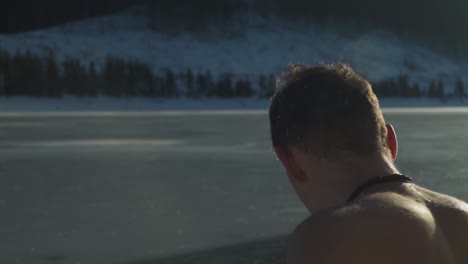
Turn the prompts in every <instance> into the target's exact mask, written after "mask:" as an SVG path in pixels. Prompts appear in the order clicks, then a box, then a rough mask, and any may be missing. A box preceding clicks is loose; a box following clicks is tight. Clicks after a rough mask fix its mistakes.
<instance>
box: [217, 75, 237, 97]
mask: <svg viewBox="0 0 468 264" xmlns="http://www.w3.org/2000/svg"><path fill="white" fill-rule="evenodd" d="M217 86H218V87H217V93H216V96H219V97H223V98H229V97H233V96H234V91H233V89H232V74H230V73H224V74H222V75H221V79H220V80H219V81H218V85H217Z"/></svg>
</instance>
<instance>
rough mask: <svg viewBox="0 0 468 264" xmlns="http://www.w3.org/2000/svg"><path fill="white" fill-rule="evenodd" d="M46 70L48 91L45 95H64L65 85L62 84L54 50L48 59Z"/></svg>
mask: <svg viewBox="0 0 468 264" xmlns="http://www.w3.org/2000/svg"><path fill="white" fill-rule="evenodd" d="M45 71H46V72H45V83H46V93H45V94H44V95H45V96H51V97H61V96H63V86H62V84H61V78H60V73H59V68H58V65H57V60H56V59H55V54H54V53H53V52H50V53H49V56H48V57H47V59H46V69H45Z"/></svg>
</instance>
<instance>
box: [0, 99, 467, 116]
mask: <svg viewBox="0 0 468 264" xmlns="http://www.w3.org/2000/svg"><path fill="white" fill-rule="evenodd" d="M269 102H270V101H269V99H258V98H237V99H211V98H203V99H187V98H181V99H148V98H112V97H97V98H85V97H83V98H79V97H72V96H67V97H64V98H61V99H53V98H33V97H11V98H6V97H0V113H11V112H181V111H182V112H206V111H218V112H224V113H228V112H237V111H240V110H242V111H257V110H267V109H268V106H269ZM379 102H380V105H381V107H382V108H384V111H390V112H401V111H410V112H415V111H423V110H421V109H420V110H416V109H414V108H427V109H426V110H424V111H427V110H428V109H432V110H431V111H434V110H435V109H434V108H436V109H438V110H437V111H438V112H447V111H449V112H450V111H455V112H460V111H462V112H464V110H461V109H460V108H461V107H468V100H460V99H448V100H445V101H441V100H438V99H429V98H383V99H380V100H379ZM394 108H402V109H398V110H397V109H394ZM404 109H407V110H404Z"/></svg>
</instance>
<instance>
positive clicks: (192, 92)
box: [185, 68, 196, 98]
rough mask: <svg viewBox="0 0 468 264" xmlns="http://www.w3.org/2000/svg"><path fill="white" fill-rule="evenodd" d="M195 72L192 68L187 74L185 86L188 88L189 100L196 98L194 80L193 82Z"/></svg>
mask: <svg viewBox="0 0 468 264" xmlns="http://www.w3.org/2000/svg"><path fill="white" fill-rule="evenodd" d="M193 79H194V78H193V72H192V70H191V69H190V68H188V69H187V70H186V72H185V86H186V88H187V94H186V96H187V97H189V98H194V97H195V93H196V91H195V87H194V84H193V82H194V80H193Z"/></svg>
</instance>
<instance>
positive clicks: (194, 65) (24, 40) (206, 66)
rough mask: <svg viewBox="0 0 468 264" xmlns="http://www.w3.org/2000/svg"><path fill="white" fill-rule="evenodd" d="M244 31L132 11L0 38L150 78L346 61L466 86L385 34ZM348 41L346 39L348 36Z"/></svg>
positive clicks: (446, 65)
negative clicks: (156, 24)
mask: <svg viewBox="0 0 468 264" xmlns="http://www.w3.org/2000/svg"><path fill="white" fill-rule="evenodd" d="M246 24H247V25H249V26H248V27H247V28H248V30H246V31H245V32H243V34H242V35H243V36H242V37H239V38H221V37H216V34H215V33H209V29H207V31H208V33H206V34H198V35H196V34H193V33H187V32H181V33H180V34H177V35H175V36H174V35H172V36H170V35H167V34H162V33H158V32H153V31H151V30H150V29H149V27H148V21H147V19H146V17H145V16H144V11H143V10H141V9H138V8H134V9H131V10H127V11H125V12H122V13H119V14H115V15H112V16H105V17H98V18H92V19H87V20H83V21H78V22H73V23H69V24H66V25H63V26H59V27H55V28H50V29H43V30H38V31H34V32H28V33H21V34H14V35H0V49H6V50H9V51H10V52H15V51H16V50H19V51H25V50H31V51H32V52H33V53H36V54H43V55H46V54H48V53H49V52H50V51H54V52H55V53H56V56H57V57H58V58H59V59H64V58H66V57H74V58H80V59H81V60H82V61H83V62H90V61H94V62H95V63H96V64H97V65H98V66H99V65H101V64H102V63H103V61H104V60H105V58H106V56H108V55H114V56H119V57H122V58H127V59H137V60H139V61H141V62H143V63H147V64H149V65H150V66H151V67H152V68H153V70H154V71H159V70H162V69H166V68H170V69H172V70H175V71H176V72H179V71H184V70H185V69H186V68H191V69H192V70H194V71H195V72H205V71H208V70H209V71H211V72H212V73H214V74H215V75H216V74H220V73H223V72H230V73H233V74H235V75H238V76H243V77H248V76H252V77H256V75H258V74H270V73H277V72H279V71H281V70H283V69H284V68H285V66H286V65H287V64H289V63H304V64H316V63H321V62H325V63H330V62H336V61H345V62H347V63H350V64H351V65H352V66H353V67H354V68H356V69H357V70H358V71H359V72H360V73H362V74H364V75H365V76H366V77H368V78H369V79H370V80H373V81H375V80H382V79H386V78H390V77H396V76H398V75H400V74H407V75H409V76H410V80H411V81H413V82H419V83H420V84H421V85H422V86H423V87H424V86H425V85H427V83H428V82H429V81H430V80H439V79H441V80H443V81H444V82H445V84H446V87H448V88H449V90H450V88H452V87H453V83H454V80H455V79H456V77H461V78H462V79H463V81H465V82H467V81H468V76H465V73H466V72H468V71H467V69H468V64H457V63H454V62H452V61H451V60H449V59H448V58H445V57H443V56H441V55H438V54H436V53H434V52H431V51H429V50H427V49H424V48H421V47H418V46H415V45H414V44H408V43H403V42H402V41H400V40H399V39H398V38H397V37H396V36H393V35H392V34H389V33H384V32H377V31H376V32H369V33H367V34H363V35H362V34H361V35H358V34H354V35H353V36H352V37H351V36H343V35H342V34H338V33H337V30H336V29H334V28H331V27H330V28H325V27H319V26H307V27H305V26H298V25H286V24H281V23H278V22H274V21H269V22H265V21H261V19H260V18H256V17H252V16H246ZM350 35H351V34H350Z"/></svg>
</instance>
